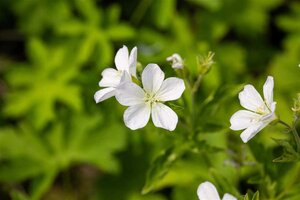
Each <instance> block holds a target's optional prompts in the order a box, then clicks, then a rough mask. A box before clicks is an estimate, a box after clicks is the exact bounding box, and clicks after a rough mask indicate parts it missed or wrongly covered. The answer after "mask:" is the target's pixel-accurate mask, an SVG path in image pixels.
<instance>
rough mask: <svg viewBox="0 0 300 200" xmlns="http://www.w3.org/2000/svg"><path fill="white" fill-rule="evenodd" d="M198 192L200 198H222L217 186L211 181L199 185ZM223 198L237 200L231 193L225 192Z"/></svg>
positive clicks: (200, 199) (207, 199) (223, 199)
mask: <svg viewBox="0 0 300 200" xmlns="http://www.w3.org/2000/svg"><path fill="white" fill-rule="evenodd" d="M197 194H198V197H199V200H221V198H220V196H219V193H218V191H217V189H216V187H215V186H214V185H213V184H212V183H211V182H208V181H206V182H204V183H201V184H200V185H199V186H198V189H197ZM222 200H237V198H235V197H234V196H232V195H231V194H228V193H226V194H224V196H223V198H222Z"/></svg>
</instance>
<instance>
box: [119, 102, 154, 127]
mask: <svg viewBox="0 0 300 200" xmlns="http://www.w3.org/2000/svg"><path fill="white" fill-rule="evenodd" d="M150 110H151V108H150V106H149V105H147V104H145V103H142V104H138V105H134V106H130V107H129V108H127V109H126V110H125V112H124V122H125V125H126V126H127V127H128V128H130V129H132V130H136V129H139V128H143V127H144V126H146V124H147V123H148V121H149V118H150Z"/></svg>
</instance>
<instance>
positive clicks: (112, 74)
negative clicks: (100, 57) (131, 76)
mask: <svg viewBox="0 0 300 200" xmlns="http://www.w3.org/2000/svg"><path fill="white" fill-rule="evenodd" d="M101 75H102V79H101V80H100V82H99V86H100V87H116V86H118V84H119V83H120V79H121V76H120V73H119V72H118V71H117V70H115V69H113V68H107V69H105V70H103V72H102V73H101Z"/></svg>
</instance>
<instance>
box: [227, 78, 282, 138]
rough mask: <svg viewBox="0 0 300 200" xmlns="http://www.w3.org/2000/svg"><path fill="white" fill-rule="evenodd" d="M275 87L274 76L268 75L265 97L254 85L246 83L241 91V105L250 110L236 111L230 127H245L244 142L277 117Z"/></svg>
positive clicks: (239, 128) (237, 128)
mask: <svg viewBox="0 0 300 200" xmlns="http://www.w3.org/2000/svg"><path fill="white" fill-rule="evenodd" d="M273 88H274V80H273V77H272V76H268V78H267V80H266V82H265V84H264V87H263V93H264V99H262V97H261V96H260V94H259V93H258V92H257V90H256V89H255V88H254V87H253V86H252V85H246V86H245V87H244V90H243V91H241V92H240V93H239V99H240V103H241V105H242V106H243V107H244V108H246V109H248V110H239V111H237V112H236V113H234V114H233V115H232V117H231V118H230V123H231V126H230V128H231V129H232V130H242V129H245V130H244V131H243V132H242V134H241V138H242V140H243V142H244V143H246V142H248V141H249V140H250V139H251V138H253V137H254V136H255V135H256V134H257V133H258V132H259V131H260V130H262V129H263V128H264V127H266V126H267V125H268V124H269V123H270V122H271V121H273V120H275V119H276V118H277V117H276V115H275V108H276V102H274V101H273Z"/></svg>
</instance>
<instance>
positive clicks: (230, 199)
mask: <svg viewBox="0 0 300 200" xmlns="http://www.w3.org/2000/svg"><path fill="white" fill-rule="evenodd" d="M222 200H237V198H236V197H234V196H232V195H231V194H228V193H226V194H224V196H223V198H222Z"/></svg>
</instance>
